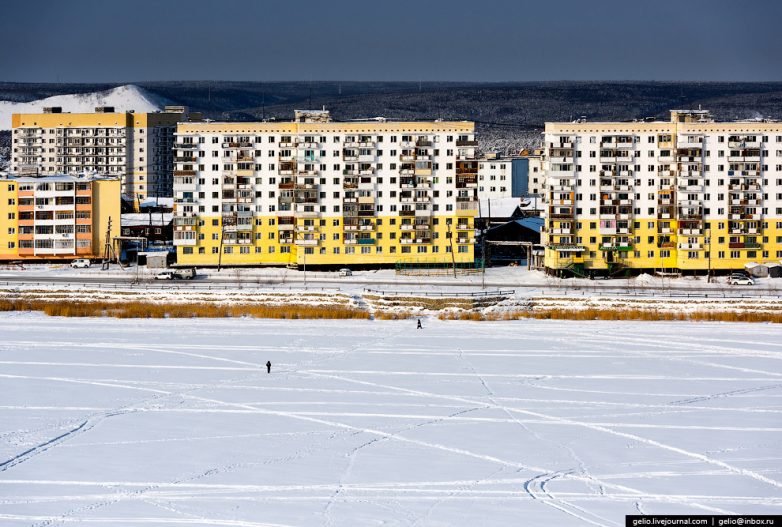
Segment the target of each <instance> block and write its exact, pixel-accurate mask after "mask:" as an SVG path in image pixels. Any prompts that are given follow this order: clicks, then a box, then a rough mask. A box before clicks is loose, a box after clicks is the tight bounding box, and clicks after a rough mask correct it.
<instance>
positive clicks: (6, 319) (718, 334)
mask: <svg viewBox="0 0 782 527" xmlns="http://www.w3.org/2000/svg"><path fill="white" fill-rule="evenodd" d="M414 328H415V325H414V322H413V321H398V322H390V321H383V322H380V321H328V322H326V321H312V320H306V321H269V320H253V319H218V320H209V321H205V320H182V319H180V320H111V319H102V320H100V321H96V320H95V319H58V318H47V317H44V316H40V315H34V314H8V313H5V314H2V315H0V333H2V335H3V340H2V342H0V380H1V381H2V382H0V503H2V509H1V510H0V525H9V526H11V525H30V524H34V525H49V524H51V525H61V524H69V523H74V522H85V523H91V524H99V525H128V526H131V527H134V526H136V527H140V526H142V525H163V524H166V525H169V524H170V525H179V524H182V525H241V526H245V527H260V526H270V525H274V526H289V525H333V526H338V525H389V526H396V525H399V526H401V525H419V526H425V525H450V526H456V527H458V526H471V525H498V526H499V525H518V524H519V522H521V523H523V524H524V525H563V526H570V525H598V526H606V527H609V526H619V525H624V516H625V515H626V514H637V513H639V512H640V513H647V514H662V513H667V514H687V513H689V514H727V513H736V514H741V513H743V514H750V513H752V514H780V513H782V498H780V489H782V456H781V455H780V444H781V443H782V427H780V426H779V423H780V414H781V413H782V409H780V401H782V373H781V372H780V368H779V361H780V359H782V338H781V337H782V329H780V328H779V327H777V326H773V325H770V326H767V325H746V324H707V323H702V324H692V323H671V322H663V323H642V322H581V323H573V322H567V321H523V322H493V323H470V322H453V321H451V322H442V321H438V320H426V319H425V320H424V329H423V330H420V331H418V330H416V329H414ZM267 360H269V361H271V363H272V371H271V374H267V373H266V369H265V367H264V366H263V365H264V364H265V363H266V361H267Z"/></svg>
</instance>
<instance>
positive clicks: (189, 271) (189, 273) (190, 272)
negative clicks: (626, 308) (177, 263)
mask: <svg viewBox="0 0 782 527" xmlns="http://www.w3.org/2000/svg"><path fill="white" fill-rule="evenodd" d="M195 277H196V270H195V267H182V268H180V269H174V278H177V279H179V280H192V279H193V278H195Z"/></svg>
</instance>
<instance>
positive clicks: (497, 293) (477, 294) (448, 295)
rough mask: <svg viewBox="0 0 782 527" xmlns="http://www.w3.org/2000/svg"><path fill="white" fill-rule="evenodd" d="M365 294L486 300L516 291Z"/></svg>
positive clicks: (374, 291)
mask: <svg viewBox="0 0 782 527" xmlns="http://www.w3.org/2000/svg"><path fill="white" fill-rule="evenodd" d="M364 292H365V293H372V294H376V295H381V296H431V297H441V298H455V297H469V298H485V297H495V296H510V295H513V294H515V293H516V291H515V290H514V289H508V290H505V291H475V292H466V293H448V292H444V291H442V292H441V291H384V290H380V289H368V288H365V289H364Z"/></svg>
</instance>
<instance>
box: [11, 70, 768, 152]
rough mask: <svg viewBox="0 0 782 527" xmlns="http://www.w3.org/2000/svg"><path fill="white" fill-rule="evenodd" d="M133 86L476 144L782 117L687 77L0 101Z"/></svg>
mask: <svg viewBox="0 0 782 527" xmlns="http://www.w3.org/2000/svg"><path fill="white" fill-rule="evenodd" d="M121 84H136V85H137V86H140V87H142V88H144V89H146V90H147V91H149V92H150V93H152V94H154V95H158V96H160V97H164V98H166V99H168V100H171V101H173V102H176V103H177V104H183V105H187V106H189V107H190V108H192V109H193V110H196V111H201V112H203V113H204V114H205V116H207V117H209V118H212V119H219V120H257V119H283V120H287V119H290V118H291V116H292V113H293V110H294V109H295V108H321V107H323V106H325V107H326V108H327V109H328V110H330V111H331V112H332V116H333V117H334V118H335V119H338V120H348V119H359V118H366V117H377V116H382V117H387V118H389V119H414V120H415V119H455V120H472V121H475V122H476V123H477V127H478V131H479V132H480V136H479V140H480V143H481V146H482V148H483V149H501V150H511V151H513V150H518V149H519V148H522V147H534V146H537V145H538V144H539V143H540V132H541V131H542V127H543V123H545V122H546V121H570V120H573V119H577V118H579V117H582V116H584V117H586V118H587V119H588V120H592V121H595V120H617V121H623V120H631V119H635V118H643V117H667V112H668V110H670V109H673V108H685V109H686V108H697V107H698V106H701V107H703V108H704V109H708V110H711V111H712V113H713V114H714V115H715V117H717V118H718V119H724V120H728V119H746V118H757V117H765V118H774V119H781V118H782V83H721V82H720V83H718V82H713V83H702V82H699V83H693V82H531V83H443V82H424V83H418V82H354V81H345V82H336V81H334V82H331V81H330V82H305V81H296V82H264V83H261V82H223V81H214V82H212V81H172V82H136V83H133V82H129V83H118V84H17V83H0V100H14V101H30V100H35V99H40V98H43V97H49V96H52V95H61V94H68V93H88V92H93V91H101V90H107V89H110V88H113V87H116V86H119V85H121Z"/></svg>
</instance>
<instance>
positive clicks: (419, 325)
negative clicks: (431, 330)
mask: <svg viewBox="0 0 782 527" xmlns="http://www.w3.org/2000/svg"><path fill="white" fill-rule="evenodd" d="M416 329H424V327H423V326H422V325H421V319H420V318H419V319H418V327H417V328H416Z"/></svg>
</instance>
